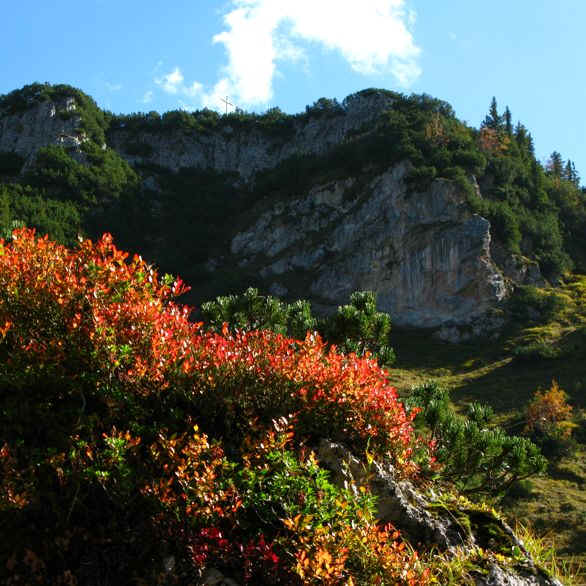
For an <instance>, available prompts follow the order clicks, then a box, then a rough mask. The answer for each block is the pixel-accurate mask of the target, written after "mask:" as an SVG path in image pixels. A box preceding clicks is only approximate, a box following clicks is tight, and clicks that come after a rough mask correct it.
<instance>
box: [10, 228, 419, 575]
mask: <svg viewBox="0 0 586 586" xmlns="http://www.w3.org/2000/svg"><path fill="white" fill-rule="evenodd" d="M183 291H185V287H184V285H183V284H182V283H181V281H180V280H175V279H173V278H172V277H170V276H163V277H161V276H159V275H158V274H157V272H156V271H155V270H154V269H153V268H152V267H150V266H149V265H147V264H146V263H145V262H144V261H143V260H142V259H141V258H140V257H138V256H134V257H133V258H129V256H128V255H127V254H126V253H124V252H122V251H120V250H118V249H117V248H116V247H115V246H114V245H113V244H112V241H111V238H110V237H109V236H107V235H106V236H104V237H103V238H102V239H100V240H99V241H98V242H96V243H93V242H92V241H90V240H82V241H81V242H80V243H79V245H78V247H77V248H76V249H75V250H70V249H67V248H65V247H63V246H61V245H58V244H56V243H54V242H52V241H50V240H48V239H47V238H46V237H45V238H38V237H36V236H35V234H34V232H33V231H31V230H27V229H21V230H18V231H16V232H15V233H14V234H13V236H12V240H11V241H10V242H3V243H1V245H0V358H1V361H0V430H1V431H0V467H1V469H2V474H1V475H0V483H1V490H0V494H1V495H2V497H1V500H0V519H1V524H2V526H3V528H5V529H6V531H8V532H9V533H10V534H11V535H12V539H11V540H10V541H4V542H3V543H2V545H0V551H1V557H2V558H3V559H7V560H8V563H7V564H6V566H4V567H2V568H0V575H1V576H2V579H3V581H5V582H7V583H14V584H17V583H23V582H24V583H27V582H32V581H37V582H56V583H58V582H60V583H75V581H76V580H77V581H79V582H83V581H84V580H85V579H87V578H88V575H91V576H92V577H93V578H95V577H96V576H102V577H105V576H108V579H109V580H114V581H117V582H118V583H128V582H131V581H133V580H134V581H136V580H139V581H140V580H142V581H146V582H148V583H185V581H186V580H192V579H194V577H195V576H197V575H198V573H201V572H203V571H204V570H205V569H206V568H211V567H213V568H219V569H221V570H222V571H224V572H226V573H227V574H229V575H232V576H234V577H236V578H237V579H239V580H242V581H249V582H252V583H256V584H260V583H277V582H279V583H281V582H283V581H284V582H287V583H308V582H324V583H337V582H340V581H347V582H350V581H353V583H357V584H358V583H362V584H371V583H377V582H380V583H401V584H424V583H425V582H426V581H427V573H426V571H425V570H424V568H423V567H422V566H421V565H420V563H419V562H418V560H417V557H416V555H415V554H412V553H411V552H410V550H409V549H408V548H406V546H405V544H404V543H403V542H402V541H401V538H400V536H399V534H398V532H396V531H395V530H394V529H393V528H392V527H382V526H379V525H378V524H377V523H376V521H375V519H374V513H373V505H374V501H373V498H372V496H370V494H369V493H368V492H364V490H362V491H361V490H357V489H356V488H355V489H351V487H350V488H349V489H341V488H336V487H335V486H334V485H333V484H331V483H330V481H329V479H328V476H327V473H326V472H325V471H324V470H322V469H321V467H320V466H319V463H318V462H317V461H316V460H315V457H314V456H313V455H312V453H311V451H310V450H307V449H299V446H300V445H303V442H309V445H311V442H312V441H313V440H315V439H316V438H318V437H323V436H324V435H328V436H330V437H332V438H337V439H340V440H343V441H347V442H351V443H352V444H353V445H355V446H357V447H359V446H362V447H363V448H366V447H367V446H368V447H369V450H371V451H372V452H373V453H374V454H381V455H382V454H387V455H390V456H391V457H392V459H393V462H394V463H395V465H396V466H397V468H398V469H399V470H401V471H402V472H403V474H405V475H407V476H412V475H413V474H415V473H416V472H417V469H418V466H417V464H416V462H415V461H414V455H413V449H414V447H416V446H417V440H416V437H415V435H414V431H413V425H412V421H413V418H414V417H415V415H416V410H412V411H411V412H407V411H406V410H405V409H404V407H403V405H402V404H401V403H400V402H399V401H398V398H397V395H396V392H395V390H394V389H393V387H391V386H390V384H389V382H388V379H387V375H386V372H385V371H383V370H381V369H380V368H379V367H378V366H377V365H376V363H375V362H374V361H372V360H370V359H368V358H358V357H356V356H355V355H350V356H345V355H343V354H340V353H338V352H337V351H336V350H335V349H334V348H330V349H327V348H326V346H325V343H324V342H322V340H321V339H320V337H319V336H318V335H317V334H310V335H308V336H306V338H305V340H303V341H300V340H294V339H291V338H286V337H284V336H283V335H281V334H277V333H274V332H271V331H268V330H264V331H257V330H252V331H250V332H236V333H230V331H229V330H228V328H227V326H226V327H224V328H223V331H222V333H215V332H207V331H205V330H204V329H203V327H202V325H201V324H200V323H193V322H190V321H189V320H188V316H189V309H188V308H187V307H183V306H180V305H177V304H176V303H175V301H174V298H175V297H176V296H177V295H179V294H181V293H182V292H183ZM289 414H292V415H289ZM300 442H301V443H300ZM39 527H45V528H50V530H49V531H38V528H39ZM104 579H105V578H104Z"/></svg>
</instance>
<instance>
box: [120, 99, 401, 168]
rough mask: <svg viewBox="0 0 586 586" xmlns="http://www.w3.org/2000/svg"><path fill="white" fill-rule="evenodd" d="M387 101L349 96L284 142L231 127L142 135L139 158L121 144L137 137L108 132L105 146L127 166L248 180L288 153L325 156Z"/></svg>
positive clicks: (377, 113)
mask: <svg viewBox="0 0 586 586" xmlns="http://www.w3.org/2000/svg"><path fill="white" fill-rule="evenodd" d="M392 103H393V98H392V97H390V96H388V95H386V94H384V93H383V92H373V93H371V94H370V95H368V96H364V95H354V96H350V97H349V98H347V99H346V100H345V101H344V105H343V107H341V108H340V110H339V112H337V113H330V114H328V115H327V116H323V117H319V116H317V117H310V118H309V119H299V120H296V121H294V128H293V131H292V132H291V133H290V134H291V135H290V136H287V138H286V139H284V138H283V137H282V136H279V135H278V134H274V133H273V134H271V133H267V132H266V131H263V130H262V128H260V127H259V128H253V129H252V130H247V131H245V132H241V131H239V130H238V129H236V128H231V127H224V128H223V130H221V131H217V132H210V133H202V132H195V131H194V132H191V133H187V134H182V133H181V132H175V133H164V132H161V133H149V132H143V133H141V135H140V141H141V143H143V144H146V145H148V146H150V147H151V149H152V155H150V156H145V157H141V156H136V155H131V154H129V153H128V152H127V144H128V143H129V142H132V141H133V140H136V138H137V137H136V136H135V135H134V134H133V133H132V132H128V131H126V130H124V129H120V130H116V131H113V132H112V133H111V135H110V141H111V145H110V146H112V147H113V148H114V149H116V150H117V151H118V152H119V153H120V154H121V155H122V156H123V157H125V158H126V159H127V160H128V161H129V162H130V163H136V162H145V163H154V164H156V165H160V166H162V167H166V168H168V169H172V170H173V171H177V170H178V169H180V168H181V167H196V168H201V169H209V168H211V169H215V170H216V171H222V172H236V173H238V174H239V175H240V177H241V178H243V179H245V180H250V179H251V178H253V177H254V175H255V174H256V173H257V172H258V171H260V170H263V169H268V168H272V167H275V166H276V165H277V164H278V163H280V162H281V161H284V160H286V159H288V158H290V157H292V156H294V155H300V154H303V155H322V154H324V153H327V152H328V151H329V150H330V149H331V148H332V147H334V146H336V145H338V144H340V143H341V142H343V141H344V140H347V139H348V138H349V135H350V134H351V133H353V132H357V131H360V130H361V129H363V128H364V127H368V125H369V124H373V123H374V122H375V120H376V119H377V118H378V117H379V116H380V114H381V112H382V111H383V110H384V109H387V108H389V107H390V106H391V105H392Z"/></svg>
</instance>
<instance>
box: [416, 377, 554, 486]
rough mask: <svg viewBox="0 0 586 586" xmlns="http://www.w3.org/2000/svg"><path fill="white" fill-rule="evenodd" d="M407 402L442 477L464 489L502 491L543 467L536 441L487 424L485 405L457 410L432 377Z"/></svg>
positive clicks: (487, 415)
mask: <svg viewBox="0 0 586 586" xmlns="http://www.w3.org/2000/svg"><path fill="white" fill-rule="evenodd" d="M407 404H408V405H409V407H418V408H420V409H421V410H422V411H421V413H420V414H419V415H418V416H417V419H416V423H419V425H421V426H424V427H426V428H428V429H429V430H430V435H431V441H432V442H433V444H435V456H436V458H437V461H438V463H439V464H440V465H441V471H440V474H441V476H442V478H444V479H445V480H448V481H450V482H454V483H455V484H456V485H457V486H458V487H459V488H460V489H461V490H463V491H464V492H468V493H488V494H492V495H502V494H503V493H504V492H505V491H506V490H507V489H508V487H509V486H510V485H512V484H513V483H515V482H519V481H520V480H523V479H525V478H528V477H529V476H533V475H535V474H539V473H541V472H544V471H545V469H546V464H547V461H546V460H545V458H544V457H543V456H542V455H541V454H540V452H539V448H538V447H537V446H536V445H535V444H533V443H532V442H531V441H529V440H528V439H526V438H522V437H518V436H510V435H507V434H506V433H505V432H504V431H503V430H502V429H501V428H499V427H496V426H494V425H491V424H490V417H491V412H490V410H489V409H488V408H485V407H481V406H478V405H474V406H471V407H470V410H469V413H470V414H471V415H472V418H467V417H463V416H461V415H458V414H456V412H455V411H454V410H453V408H452V407H451V406H450V401H449V393H448V391H447V390H446V389H445V388H444V387H442V386H440V385H439V384H437V383H435V382H430V383H426V384H423V385H421V386H419V387H416V388H414V389H413V390H412V393H411V395H410V397H409V398H408V400H407Z"/></svg>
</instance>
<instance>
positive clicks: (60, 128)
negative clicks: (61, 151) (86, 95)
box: [0, 97, 86, 161]
mask: <svg viewBox="0 0 586 586" xmlns="http://www.w3.org/2000/svg"><path fill="white" fill-rule="evenodd" d="M76 110H77V108H76V103H75V99H74V98H72V97H70V98H65V99H63V100H59V101H54V102H53V101H46V102H41V103H39V104H35V105H34V106H33V107H31V108H29V109H27V110H25V111H23V112H18V113H15V114H12V115H8V116H0V152H2V151H3V152H12V153H16V154H17V155H20V156H21V157H23V158H24V159H25V160H27V161H30V159H31V158H32V157H34V155H35V154H36V152H37V151H38V150H39V149H40V148H41V147H45V146H49V145H57V146H62V147H65V148H67V149H68V150H70V151H76V152H79V149H80V146H81V144H82V142H83V141H84V140H85V139H86V137H85V133H84V132H83V131H82V130H81V127H80V123H81V117H80V116H79V115H78V114H77V111H76Z"/></svg>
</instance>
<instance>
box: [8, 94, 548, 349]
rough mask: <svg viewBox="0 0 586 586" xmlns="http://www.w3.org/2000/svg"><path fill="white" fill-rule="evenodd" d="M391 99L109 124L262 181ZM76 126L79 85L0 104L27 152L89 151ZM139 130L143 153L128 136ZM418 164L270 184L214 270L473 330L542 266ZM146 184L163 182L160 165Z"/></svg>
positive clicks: (451, 335)
mask: <svg viewBox="0 0 586 586" xmlns="http://www.w3.org/2000/svg"><path fill="white" fill-rule="evenodd" d="M393 101H394V98H393V96H392V94H390V93H388V92H378V91H369V92H364V93H361V94H356V95H354V96H351V97H349V98H347V99H346V100H345V101H344V102H343V104H342V105H336V108H334V109H332V110H329V111H327V112H325V113H319V112H318V113H317V114H315V113H314V115H308V116H299V117H292V118H290V119H289V120H288V121H287V132H286V133H283V132H281V133H275V132H274V129H273V132H267V129H266V128H265V127H262V125H259V124H258V122H257V123H254V121H253V123H252V124H248V125H247V126H246V127H245V128H243V127H242V126H238V125H237V124H231V123H230V122H229V121H228V122H226V120H223V122H222V124H220V125H218V126H217V128H216V129H215V130H213V129H212V130H210V129H207V130H206V131H205V132H197V131H193V132H186V131H185V130H177V131H176V132H169V131H168V130H166V131H165V132H162V131H154V130H153V129H149V128H148V127H145V129H144V130H142V131H139V132H137V131H136V129H134V130H131V129H128V128H125V125H124V123H121V124H119V125H118V126H116V127H113V128H111V129H110V131H109V132H108V145H107V146H108V147H110V148H112V149H114V150H116V151H117V152H118V153H119V154H120V155H121V156H122V157H123V158H125V159H126V160H128V161H129V162H130V163H132V164H137V163H140V164H141V165H143V166H144V165H150V166H151V167H152V165H156V166H158V168H159V169H167V170H171V171H177V170H179V169H182V168H186V167H188V168H196V169H213V170H215V171H217V172H230V173H233V174H234V173H236V174H237V176H238V177H239V178H240V179H239V180H238V179H237V180H236V182H238V181H240V184H241V185H244V186H245V188H246V189H249V190H254V188H255V183H256V178H257V176H258V173H259V171H263V170H265V171H266V170H270V169H274V168H276V167H277V166H278V165H280V164H282V163H283V162H287V161H291V160H292V157H295V156H299V155H306V156H308V155H309V156H314V157H316V158H319V157H326V156H327V154H328V153H329V152H331V151H332V150H333V149H335V148H337V147H339V145H343V144H348V143H350V142H352V141H357V140H360V137H363V136H365V135H368V134H369V133H370V132H372V130H373V129H374V128H375V127H376V124H377V120H378V119H379V118H380V117H381V114H383V113H384V112H387V111H389V110H392V108H393ZM81 128H82V125H81V117H80V116H79V115H78V113H77V112H76V103H75V100H74V99H73V98H67V99H64V100H61V101H44V102H40V103H36V104H33V105H31V107H30V108H28V109H26V110H25V111H21V112H17V113H14V114H8V115H7V114H4V115H3V116H1V117H0V151H8V152H14V153H17V154H19V155H21V156H22V157H24V158H25V159H27V161H28V163H27V164H30V162H31V160H33V159H34V155H35V152H36V151H37V150H38V149H39V148H41V147H43V146H47V145H51V144H53V145H61V146H64V147H66V149H67V150H68V152H70V153H72V154H73V155H74V156H76V155H77V158H78V159H80V160H83V156H82V154H81V153H82V149H83V142H84V141H85V140H87V137H86V135H85V133H84V132H83V130H82V129H81ZM137 143H139V144H140V145H141V146H142V147H143V148H142V154H140V155H139V154H136V149H134V150H133V149H131V148H129V145H136V144H137ZM145 145H146V146H145ZM100 146H101V147H103V148H106V145H100ZM131 151H132V152H134V153H135V154H131ZM324 160H325V159H324ZM324 164H326V163H324ZM412 168H413V166H412V164H411V163H410V161H409V160H408V159H404V160H402V161H398V162H397V161H395V162H393V163H392V164H388V165H387V166H386V167H383V168H381V166H380V165H379V166H372V167H369V165H368V164H367V165H366V166H364V167H363V168H360V169H358V170H354V171H352V172H348V173H342V174H340V173H339V172H338V175H337V178H336V179H335V180H329V181H318V180H316V182H315V183H313V184H312V185H311V186H310V187H309V188H307V189H303V190H300V191H299V192H297V193H295V194H294V195H292V196H291V195H290V196H288V197H279V196H278V195H275V196H273V194H270V193H269V194H264V195H263V197H262V200H261V201H260V202H256V204H255V205H254V206H253V210H252V212H251V213H248V214H247V215H246V217H247V218H248V219H247V220H246V221H244V220H243V219H240V220H239V221H238V222H237V224H238V228H237V229H234V226H233V225H232V220H231V221H230V222H231V225H230V226H222V225H218V226H217V229H218V231H223V232H226V233H230V234H231V242H230V247H229V251H225V254H220V255H217V256H216V257H214V258H210V259H209V262H208V264H207V266H208V269H210V271H211V273H212V277H213V271H214V269H216V268H218V267H220V268H223V269H224V270H228V271H229V270H230V269H231V267H234V268H235V269H236V270H240V269H244V270H246V271H247V272H248V273H249V274H250V272H251V271H252V272H253V273H254V274H255V275H257V276H258V277H259V278H260V279H261V280H262V281H263V282H264V284H265V286H266V289H267V290H268V291H270V292H271V293H273V294H275V295H281V296H287V297H289V298H299V297H309V298H310V299H311V300H312V301H313V302H314V304H315V305H316V307H317V308H318V309H321V310H322V311H325V312H327V311H331V310H333V309H335V307H336V306H337V305H339V304H342V303H345V302H346V301H347V300H348V297H349V295H350V293H352V292H353V291H355V290H373V291H375V292H376V293H377V295H378V300H379V307H380V308H381V309H382V310H384V311H387V312H389V313H390V314H391V315H392V317H393V319H394V322H395V323H396V324H399V325H404V326H413V327H432V328H438V327H441V328H443V329H442V330H441V331H440V336H443V337H444V338H446V339H454V340H457V339H461V337H462V327H464V328H465V329H466V332H465V335H468V336H470V335H478V334H480V333H482V332H483V331H485V330H486V329H490V327H494V326H495V325H498V321H497V322H494V320H493V321H492V322H491V323H489V321H490V320H489V321H487V320H486V319H485V317H486V316H487V315H488V312H490V310H491V309H492V308H494V307H495V306H497V305H498V303H499V302H500V301H502V300H503V299H504V298H505V297H506V295H507V292H508V290H509V285H510V283H511V282H512V281H514V280H517V281H523V280H524V279H526V276H527V275H531V277H532V278H538V277H539V274H538V272H539V271H538V269H537V273H536V271H535V267H533V270H532V271H527V270H523V269H524V265H523V263H522V262H521V263H520V264H521V265H522V266H520V267H519V266H517V265H518V264H519V263H517V264H515V263H512V261H511V259H510V257H509V256H507V255H506V254H504V255H503V254H501V255H500V257H499V265H500V267H499V266H497V263H495V260H494V258H493V256H492V255H491V241H492V239H493V235H492V233H491V225H490V223H489V221H488V220H487V219H486V218H484V217H482V216H480V215H477V214H474V213H472V211H471V209H470V205H469V204H468V202H467V199H466V194H465V193H464V191H463V190H462V188H461V186H459V184H458V183H457V182H455V181H450V180H447V179H435V180H433V181H432V182H430V183H429V185H428V186H427V187H425V188H414V187H413V186H411V187H410V184H409V182H408V176H409V173H410V171H411V170H412ZM472 180H473V178H472ZM231 181H234V178H233V177H232V179H231ZM145 185H147V186H148V187H149V188H154V189H155V190H156V189H157V182H156V180H154V179H153V177H148V178H147V180H146V182H145ZM476 187H477V186H476ZM193 189H194V192H196V191H197V185H194V187H193ZM477 193H478V195H479V196H480V192H479V191H477ZM177 213H178V214H181V210H177ZM163 246H164V242H163ZM513 265H514V268H515V270H512V269H511V266H513ZM525 268H526V267H525ZM536 274H537V277H536Z"/></svg>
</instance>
